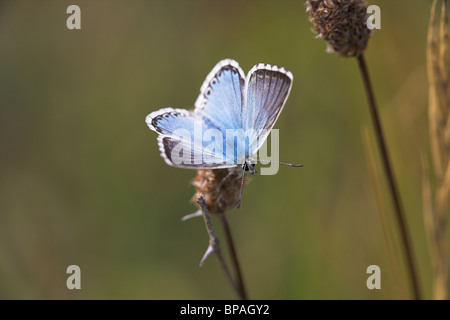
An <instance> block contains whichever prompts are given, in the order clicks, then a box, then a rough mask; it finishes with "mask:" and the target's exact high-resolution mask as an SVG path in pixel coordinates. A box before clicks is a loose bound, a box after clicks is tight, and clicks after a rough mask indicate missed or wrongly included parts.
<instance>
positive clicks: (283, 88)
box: [145, 59, 301, 174]
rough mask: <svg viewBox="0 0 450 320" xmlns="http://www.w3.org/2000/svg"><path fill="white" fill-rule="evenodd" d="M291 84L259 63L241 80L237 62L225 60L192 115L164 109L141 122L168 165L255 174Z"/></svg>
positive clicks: (283, 73)
mask: <svg viewBox="0 0 450 320" xmlns="http://www.w3.org/2000/svg"><path fill="white" fill-rule="evenodd" d="M292 81H293V75H292V73H291V72H290V71H287V70H286V69H284V68H282V67H278V66H274V65H269V64H263V63H260V64H257V65H255V66H254V67H253V68H252V69H251V70H250V71H249V73H248V74H247V76H245V74H244V72H243V70H242V69H241V68H240V67H239V64H238V63H237V62H236V61H234V60H231V59H225V60H222V61H220V62H219V63H217V64H216V66H215V67H214V68H213V69H212V71H211V72H210V73H209V74H208V76H207V77H206V80H205V81H204V83H203V85H202V86H201V88H200V95H199V97H198V98H197V100H196V102H195V108H194V110H189V111H188V110H185V109H174V108H163V109H160V110H158V111H155V112H152V113H150V114H149V115H148V116H147V117H146V120H145V121H146V123H147V125H148V127H149V128H150V129H151V130H153V131H155V132H157V133H158V145H159V150H160V152H161V156H162V157H163V159H164V160H165V162H166V163H167V164H169V165H171V166H176V167H181V168H194V169H220V168H233V167H241V168H242V169H244V170H245V171H249V172H250V173H251V174H254V173H255V172H256V170H255V168H254V165H255V163H256V161H257V158H256V154H257V152H258V150H259V149H260V148H261V146H262V145H263V143H264V142H265V141H266V139H267V136H268V135H269V133H270V131H271V130H272V128H273V126H274V124H275V122H276V121H277V119H278V117H279V115H280V113H281V111H282V110H283V107H284V105H285V103H286V100H287V98H288V96H289V93H290V91H291V87H292ZM230 132H231V133H230ZM213 138H214V139H213ZM281 164H286V163H281ZM287 165H291V166H301V165H293V164H287Z"/></svg>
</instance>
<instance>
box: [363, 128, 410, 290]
mask: <svg viewBox="0 0 450 320" xmlns="http://www.w3.org/2000/svg"><path fill="white" fill-rule="evenodd" d="M362 138H363V145H364V156H365V158H366V162H367V167H368V169H369V174H370V181H371V182H372V190H373V192H374V196H375V202H376V205H377V213H378V218H379V220H380V225H381V231H382V233H383V238H384V243H385V245H386V249H387V255H388V260H389V265H390V267H391V269H392V272H393V276H394V280H395V283H396V285H397V287H398V288H399V291H400V293H401V295H402V296H403V297H406V296H407V291H406V287H405V284H404V282H403V281H402V277H401V271H400V270H399V268H398V267H397V266H398V265H399V261H398V259H397V254H396V253H395V251H396V248H395V246H394V239H393V234H392V230H391V228H389V222H390V221H389V220H390V219H389V216H388V213H387V211H388V209H387V204H386V202H385V195H384V194H383V188H382V182H381V179H380V177H381V176H382V173H381V172H380V168H379V167H378V166H377V164H376V161H375V159H376V154H375V144H374V141H373V140H372V139H371V137H370V132H369V128H368V127H367V126H364V127H363V130H362Z"/></svg>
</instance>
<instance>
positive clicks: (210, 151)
mask: <svg viewBox="0 0 450 320" xmlns="http://www.w3.org/2000/svg"><path fill="white" fill-rule="evenodd" d="M145 121H146V122H147V125H148V127H149V128H150V129H151V130H153V131H155V132H157V133H158V134H159V136H158V145H159V150H160V152H161V156H162V157H163V159H164V160H165V162H166V163H167V164H169V165H171V166H176V167H182V168H197V169H202V168H203V169H206V168H228V167H232V166H234V164H230V163H227V161H225V160H226V159H225V158H224V154H223V152H222V150H221V149H223V147H222V148H219V149H217V148H216V149H214V148H212V147H211V144H212V145H214V146H220V145H223V141H219V140H218V139H221V137H220V136H219V137H214V139H204V133H205V132H208V129H214V128H211V127H207V126H206V124H205V123H204V122H203V121H201V120H200V119H199V118H198V117H196V116H195V114H194V112H193V111H187V110H184V109H172V108H164V109H161V110H158V111H155V112H152V113H150V114H149V115H148V116H147V118H146V120H145ZM216 144H217V145H216Z"/></svg>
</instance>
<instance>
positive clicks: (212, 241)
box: [196, 196, 240, 296]
mask: <svg viewBox="0 0 450 320" xmlns="http://www.w3.org/2000/svg"><path fill="white" fill-rule="evenodd" d="M197 203H198V205H199V206H200V209H201V214H202V215H203V220H204V221H205V226H206V231H207V232H208V236H209V246H208V249H206V252H205V254H204V255H203V258H202V260H201V261H200V267H201V266H202V265H203V264H204V263H205V261H206V259H208V257H209V256H210V255H211V254H213V253H215V254H216V255H217V258H218V259H219V262H220V266H221V267H222V270H223V272H224V273H225V276H226V277H227V280H228V282H230V284H231V286H232V287H233V289H234V290H235V291H236V294H237V295H238V296H239V295H240V291H239V288H238V286H237V285H236V283H235V281H234V280H233V277H232V276H231V272H230V270H229V269H228V265H227V263H226V261H225V258H224V256H223V254H222V250H221V249H220V241H219V238H218V237H217V235H216V232H215V230H214V225H213V223H212V220H211V215H210V214H209V211H208V208H207V206H206V203H205V199H204V198H203V196H200V197H198V198H197ZM196 215H198V213H196Z"/></svg>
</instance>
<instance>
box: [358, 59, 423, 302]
mask: <svg viewBox="0 0 450 320" xmlns="http://www.w3.org/2000/svg"><path fill="white" fill-rule="evenodd" d="M357 60H358V64H359V69H360V71H361V75H362V79H363V82H364V87H365V89H366V94H367V99H368V102H369V107H370V114H371V117H372V122H373V125H374V130H375V135H376V139H377V142H378V147H379V149H380V154H381V160H382V162H383V168H384V172H385V175H386V180H387V183H388V186H389V192H390V194H391V197H392V201H393V204H394V208H395V215H396V218H397V225H398V228H399V231H400V236H401V242H402V245H403V250H404V254H405V258H406V262H407V268H408V271H409V277H410V281H411V285H412V289H413V296H414V299H416V300H420V297H421V296H420V289H419V281H418V277H417V273H416V267H415V263H414V257H413V252H412V246H411V240H410V237H409V233H408V227H407V225H406V220H405V214H404V211H403V207H402V204H401V200H400V195H399V192H398V189H397V184H396V181H395V177H394V173H393V170H392V166H391V161H390V158H389V153H388V148H387V145H386V140H385V138H384V134H383V128H382V126H381V121H380V116H379V114H378V108H377V104H376V102H375V96H374V93H373V89H372V85H371V82H370V77H369V71H368V69H367V66H366V61H365V59H364V56H363V55H362V54H360V55H359V56H358V57H357Z"/></svg>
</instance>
